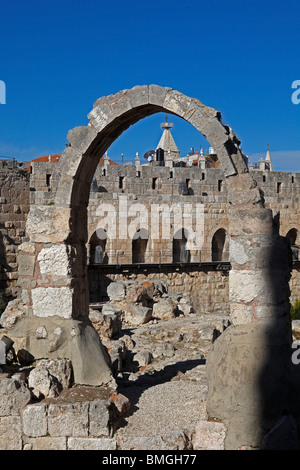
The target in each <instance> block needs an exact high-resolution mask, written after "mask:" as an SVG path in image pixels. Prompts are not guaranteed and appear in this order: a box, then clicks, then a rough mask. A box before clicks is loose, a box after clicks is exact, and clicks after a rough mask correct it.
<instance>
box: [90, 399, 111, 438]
mask: <svg viewBox="0 0 300 470" xmlns="http://www.w3.org/2000/svg"><path fill="white" fill-rule="evenodd" d="M110 432H111V404H110V402H109V401H108V400H95V401H92V402H91V403H90V407H89V436H91V437H100V436H106V437H107V436H109V435H110Z"/></svg>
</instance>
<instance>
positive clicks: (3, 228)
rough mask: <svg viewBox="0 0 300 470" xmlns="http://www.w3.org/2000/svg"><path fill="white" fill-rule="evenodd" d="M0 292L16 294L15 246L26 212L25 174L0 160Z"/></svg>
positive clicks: (22, 168) (12, 163) (24, 170)
mask: <svg viewBox="0 0 300 470" xmlns="http://www.w3.org/2000/svg"><path fill="white" fill-rule="evenodd" d="M0 194H1V196H0V237H1V240H0V263H1V273H0V293H1V294H2V295H3V296H4V298H5V300H6V301H7V300H9V299H11V298H13V297H15V296H16V295H17V293H18V287H17V279H18V265H17V251H18V245H20V244H21V243H22V240H23V238H24V236H25V225H26V218H27V214H28V211H29V173H28V171H27V167H26V166H24V165H22V164H20V163H18V162H15V161H8V160H2V161H0Z"/></svg>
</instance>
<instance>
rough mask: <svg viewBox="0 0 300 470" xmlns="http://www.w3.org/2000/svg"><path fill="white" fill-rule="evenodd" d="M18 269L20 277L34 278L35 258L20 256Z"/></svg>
mask: <svg viewBox="0 0 300 470" xmlns="http://www.w3.org/2000/svg"><path fill="white" fill-rule="evenodd" d="M17 260H18V269H19V275H20V276H33V273H34V266H35V256H31V255H24V254H21V253H19V254H18V258H17Z"/></svg>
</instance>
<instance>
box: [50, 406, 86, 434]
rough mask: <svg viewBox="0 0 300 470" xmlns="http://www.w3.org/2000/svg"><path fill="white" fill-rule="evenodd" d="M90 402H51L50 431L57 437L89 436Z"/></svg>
mask: <svg viewBox="0 0 300 470" xmlns="http://www.w3.org/2000/svg"><path fill="white" fill-rule="evenodd" d="M88 409H89V403H87V402H84V403H69V404H50V405H49V408H48V432H49V434H50V435H51V436H56V437H65V436H66V437H67V436H73V437H88V425H89V418H88Z"/></svg>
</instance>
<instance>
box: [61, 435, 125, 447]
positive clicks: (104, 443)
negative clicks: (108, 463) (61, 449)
mask: <svg viewBox="0 0 300 470" xmlns="http://www.w3.org/2000/svg"><path fill="white" fill-rule="evenodd" d="M116 448H117V441H116V439H108V438H92V437H89V438H74V437H69V438H68V450H116Z"/></svg>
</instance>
